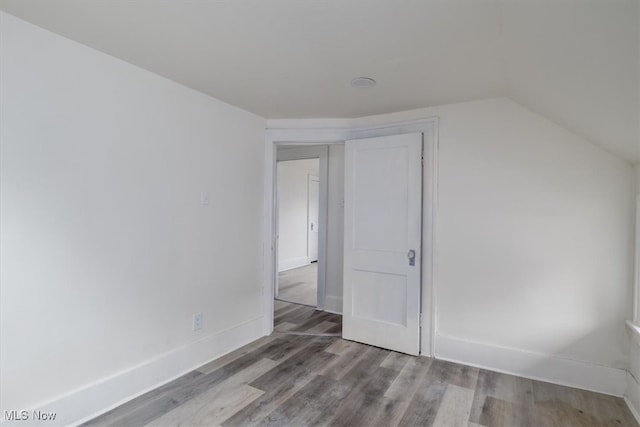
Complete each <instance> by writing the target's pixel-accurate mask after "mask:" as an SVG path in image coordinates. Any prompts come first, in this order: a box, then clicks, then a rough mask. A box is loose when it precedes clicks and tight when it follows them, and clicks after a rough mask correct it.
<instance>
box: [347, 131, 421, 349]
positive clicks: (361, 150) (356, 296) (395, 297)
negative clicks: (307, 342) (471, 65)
mask: <svg viewBox="0 0 640 427" xmlns="http://www.w3.org/2000/svg"><path fill="white" fill-rule="evenodd" d="M421 217H422V134H421V133H417V134H405V135H394V136H386V137H378V138H367V139H358V140H351V141H347V142H346V143H345V207H344V289H343V292H344V295H343V301H344V302H343V304H344V306H343V330H342V335H343V338H345V339H348V340H353V341H359V342H363V343H366V344H371V345H375V346H378V347H382V348H387V349H390V350H395V351H399V352H402V353H407V354H413V355H416V354H418V352H419V348H420V258H421V231H422V230H421V225H422V221H421Z"/></svg>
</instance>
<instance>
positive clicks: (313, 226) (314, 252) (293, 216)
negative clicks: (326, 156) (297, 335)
mask: <svg viewBox="0 0 640 427" xmlns="http://www.w3.org/2000/svg"><path fill="white" fill-rule="evenodd" d="M319 173H320V159H319V158H313V159H300V160H281V161H278V162H277V186H278V187H277V195H278V218H277V221H278V225H277V227H278V287H277V289H276V300H279V301H284V302H289V303H295V304H303V305H308V306H312V307H317V306H318V237H319V228H320V226H319V223H318V222H319V208H320V178H319Z"/></svg>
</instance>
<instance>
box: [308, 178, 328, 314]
mask: <svg viewBox="0 0 640 427" xmlns="http://www.w3.org/2000/svg"><path fill="white" fill-rule="evenodd" d="M318 175H319V174H318ZM327 179H328V177H327ZM325 181H326V180H325ZM313 182H317V183H318V200H316V203H317V205H318V219H317V221H316V229H315V230H312V229H311V228H310V227H309V223H310V218H311V188H312V187H313V184H312V183H313ZM327 186H328V181H327ZM326 195H327V194H326V193H325V196H326ZM322 202H323V200H321V198H320V177H319V176H316V175H311V174H307V257H308V258H309V263H311V262H313V261H314V260H313V259H312V258H313V257H312V256H311V253H312V250H314V248H313V246H314V245H312V244H311V237H310V236H311V235H312V233H316V232H317V233H318V239H317V241H316V245H315V251H316V252H317V256H316V257H315V258H316V259H315V261H316V262H318V266H320V249H321V248H320V234H321V233H322V234H324V236H325V237H326V236H327V223H328V221H327V216H326V215H325V217H324V219H325V222H324V223H321V222H320V210H322ZM324 202H325V203H324V205H326V206H325V207H326V208H327V209H325V212H326V211H328V205H329V204H328V203H327V202H328V200H327V197H325V199H324ZM320 224H322V230H318V227H320ZM325 245H326V240H325ZM322 252H323V253H324V254H325V255H326V253H327V251H326V249H325V250H324V251H322ZM323 270H324V271H325V272H326V267H325V268H323ZM323 308H324V304H323Z"/></svg>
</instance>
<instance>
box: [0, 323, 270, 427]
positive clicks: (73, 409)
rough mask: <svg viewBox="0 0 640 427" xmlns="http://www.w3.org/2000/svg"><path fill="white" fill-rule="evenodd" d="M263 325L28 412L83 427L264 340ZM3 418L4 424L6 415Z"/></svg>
mask: <svg viewBox="0 0 640 427" xmlns="http://www.w3.org/2000/svg"><path fill="white" fill-rule="evenodd" d="M262 321H263V319H262V316H260V317H257V318H255V319H251V320H248V321H246V322H243V323H241V324H239V325H236V326H234V327H231V328H229V329H226V330H224V331H220V332H217V333H213V334H211V335H208V336H205V337H203V338H202V339H200V340H198V341H195V342H191V343H189V344H187V345H184V346H182V347H179V348H176V349H174V350H171V351H169V352H167V353H164V354H161V355H159V356H157V357H155V358H153V359H151V360H148V361H145V362H143V363H141V364H139V365H136V366H133V367H131V368H128V369H126V370H124V371H121V372H118V373H116V374H114V375H111V376H109V377H107V378H103V379H101V380H99V381H96V382H94V383H92V384H89V385H87V386H84V387H81V388H79V389H76V390H74V391H72V392H69V393H67V394H65V395H63V396H60V397H58V398H56V399H53V400H51V401H49V402H46V403H43V404H41V405H37V406H35V407H33V408H30V409H27V410H28V411H29V413H30V414H31V413H32V412H33V411H34V410H39V411H42V412H55V413H56V414H57V415H56V418H55V425H65V426H67V425H78V424H81V423H83V422H85V421H88V420H90V419H92V418H94V417H96V416H98V415H100V414H103V413H105V412H107V411H109V410H111V409H113V408H115V407H117V406H120V405H121V404H123V403H125V402H127V401H129V400H131V399H133V398H135V397H137V396H140V395H142V394H144V393H146V392H148V391H150V390H153V389H155V388H157V387H159V386H161V385H163V384H166V383H168V382H170V381H172V380H174V379H176V378H178V377H180V376H182V375H184V374H186V373H187V372H190V371H192V370H193V369H196V368H198V367H199V366H202V365H204V364H205V363H208V362H210V361H212V360H214V359H217V358H218V357H221V356H223V355H225V354H227V353H229V352H231V351H233V350H235V349H237V348H239V347H242V346H243V345H245V344H248V343H250V342H252V341H254V340H256V339H258V338H260V337H261V336H262V332H263V324H262V323H263V322H262ZM6 409H8V408H3V410H6ZM11 409H14V408H11ZM15 409H20V410H22V409H23V408H15ZM1 415H2V419H3V420H4V412H3V414H1ZM50 424H52V423H51V422H50V421H41V422H33V420H30V421H15V422H13V421H6V422H2V423H1V425H2V427H5V426H13V425H16V426H22V427H24V426H28V425H50Z"/></svg>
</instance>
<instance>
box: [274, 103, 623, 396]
mask: <svg viewBox="0 0 640 427" xmlns="http://www.w3.org/2000/svg"><path fill="white" fill-rule="evenodd" d="M433 116H437V117H438V118H439V159H438V168H439V171H438V176H439V186H438V194H439V199H438V204H437V209H438V211H437V223H436V242H437V248H436V249H437V261H436V268H437V276H436V283H435V296H436V304H437V315H436V334H437V336H436V355H437V356H439V357H442V358H448V359H456V360H460V361H463V362H465V363H471V364H476V365H483V366H487V367H490V368H493V369H499V370H505V371H510V372H515V373H518V374H520V375H525V376H529V377H538V378H543V379H547V380H550V381H555V382H562V383H568V384H572V385H575V386H580V387H584V388H592V389H598V390H600V391H605V392H609V393H614V394H622V393H624V369H625V368H626V367H627V365H628V355H629V353H628V351H629V345H628V340H627V337H626V336H625V329H624V323H625V320H626V319H627V318H628V317H630V316H631V311H632V307H631V305H632V304H631V301H632V283H633V279H632V271H633V257H632V255H631V254H632V252H633V251H632V248H633V234H634V233H633V211H634V207H633V204H634V202H633V180H634V177H633V170H632V167H631V166H630V165H629V164H628V163H626V162H624V161H622V160H620V159H619V158H617V157H614V156H613V155H611V154H609V153H607V152H605V151H603V150H602V149H600V148H598V147H596V146H595V145H593V144H591V143H590V142H588V141H586V140H584V139H581V138H580V137H578V136H576V135H574V134H572V133H570V132H568V131H566V130H565V129H563V128H562V127H560V126H558V125H556V124H554V123H552V122H550V121H548V120H546V119H544V118H542V117H540V116H538V115H537V114H535V113H533V112H531V111H530V110H527V109H525V108H523V107H521V106H520V105H518V104H516V103H514V102H513V101H510V100H508V99H491V100H483V101H475V102H468V103H461V104H454V105H447V106H442V107H437V108H427V109H421V110H413V111H408V112H401V113H394V114H388V115H381V116H370V117H365V118H361V119H354V120H295V121H293V120H270V121H269V122H268V127H269V128H271V129H277V128H300V129H304V128H310V129H318V128H322V127H330V128H348V127H354V128H361V127H364V126H372V125H380V124H386V123H393V122H402V121H406V120H413V119H419V118H425V117H433ZM428 314H429V313H427V315H428Z"/></svg>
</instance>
